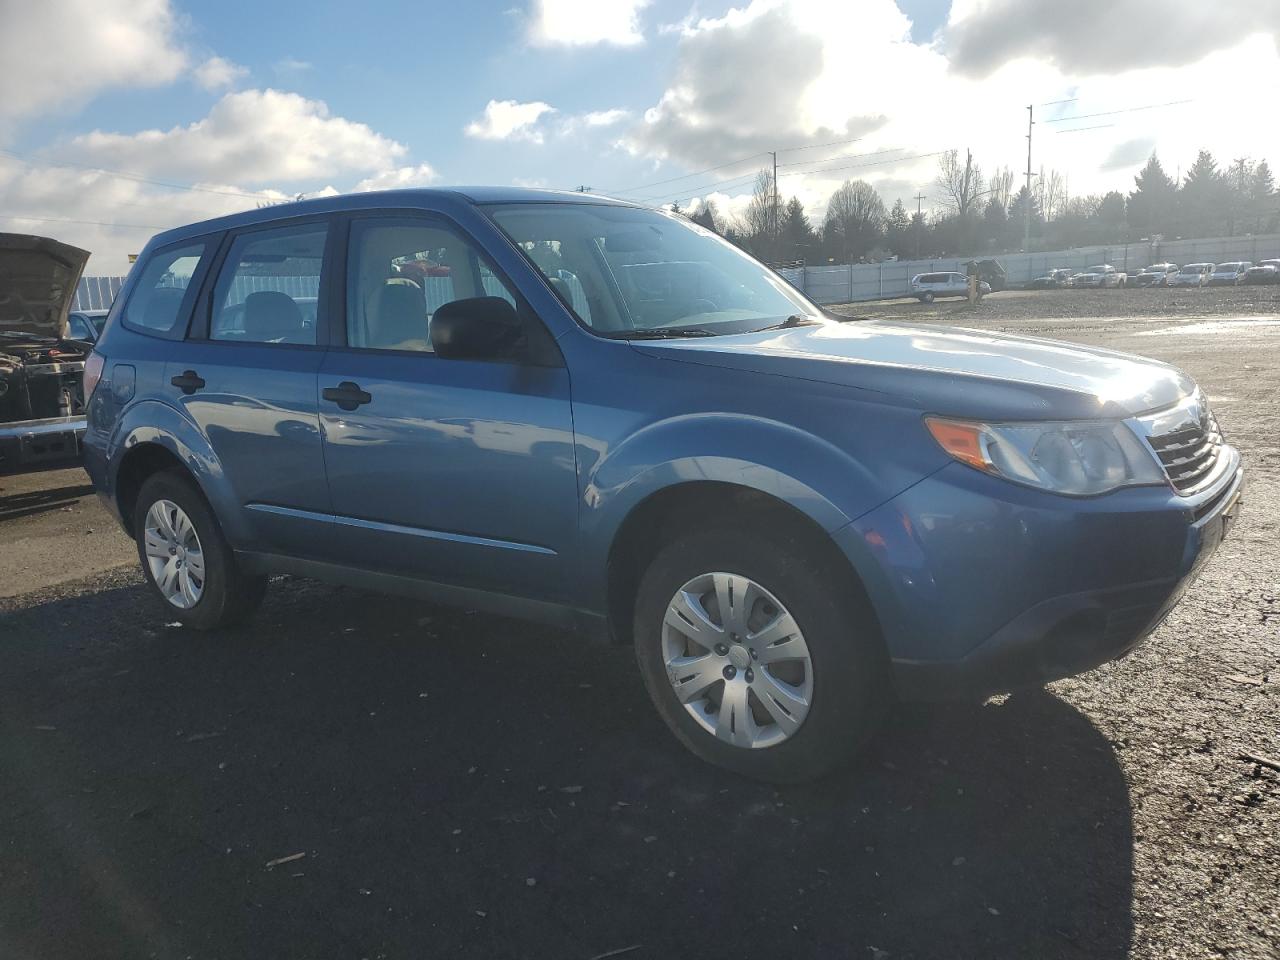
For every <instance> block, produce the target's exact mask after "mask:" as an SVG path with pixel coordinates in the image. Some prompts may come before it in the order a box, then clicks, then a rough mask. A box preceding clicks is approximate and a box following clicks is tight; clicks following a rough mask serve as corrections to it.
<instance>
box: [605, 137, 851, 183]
mask: <svg viewBox="0 0 1280 960" xmlns="http://www.w3.org/2000/svg"><path fill="white" fill-rule="evenodd" d="M861 139H863V138H862V137H849V138H848V139H845V140H828V141H827V142H826V143H804V144H797V145H796V146H794V147H780V148H779V149H777V150H761V151H760V152H759V153H753V154H750V155H749V156H746V157H741V158H739V159H737V160H730V161H729V162H728V163H722V164H720V165H719V166H716V167H708V168H707V169H706V170H699V171H698V172H696V173H686V174H685V175H684V176H681V177H671V178H670V179H667V180H655V181H653V182H652V183H641V184H638V185H636V186H634V187H621V188H617V189H609V190H606V191H604V192H605V193H634V192H635V191H637V190H647V189H649V188H650V187H661V186H664V185H666V184H668V183H678V182H679V181H681V180H691V179H693V178H694V177H701V176H704V175H705V174H708V173H715V172H716V171H717V170H724V169H725V168H727V167H736V166H738V165H739V164H743V163H746V162H747V161H748V160H754V159H755V158H756V157H768V156H771V155H773V154H778V153H793V152H795V151H797V150H817V149H818V148H820V147H838V146H841V145H842V144H846V143H857V142H858V141H859V140H861ZM828 159H829V160H838V159H840V158H839V157H829V158H828ZM801 162H806V161H792V163H801ZM807 162H810V163H823V162H825V161H818V160H813V161H807ZM790 165H791V164H785V163H780V164H778V166H780V167H784V166H790ZM752 176H755V174H752ZM734 179H735V180H736V179H739V178H738V177H734Z"/></svg>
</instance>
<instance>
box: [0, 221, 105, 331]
mask: <svg viewBox="0 0 1280 960" xmlns="http://www.w3.org/2000/svg"><path fill="white" fill-rule="evenodd" d="M88 260H89V253H88V251H87V250H81V249H80V248H79V247H73V246H70V245H69V244H65V243H59V242H58V241H57V240H50V239H49V238H48V237H33V236H29V235H27V234H20V233H0V332H3V333H25V334H31V335H33V336H37V337H49V338H50V339H54V340H57V339H61V338H62V337H63V335H64V333H65V331H66V329H67V314H68V313H69V312H70V311H71V301H72V300H73V299H74V297H75V295H76V285H77V284H78V283H79V282H80V274H81V273H82V272H84V265H85V264H86V263H87V262H88ZM0 346H2V344H0Z"/></svg>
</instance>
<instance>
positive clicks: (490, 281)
mask: <svg viewBox="0 0 1280 960" xmlns="http://www.w3.org/2000/svg"><path fill="white" fill-rule="evenodd" d="M471 297H501V298H502V299H504V300H506V301H507V302H508V303H510V304H511V305H512V306H516V298H515V296H514V295H513V294H512V293H511V291H510V290H509V289H508V288H507V286H506V284H505V283H503V281H502V280H501V279H499V277H498V276H497V274H495V273H494V272H493V271H492V270H491V269H490V268H489V266H488V265H487V264H486V263H485V262H484V261H483V260H482V259H481V258H480V255H479V253H478V252H477V250H476V248H475V246H474V245H473V244H471V243H470V242H469V241H467V240H465V239H464V238H462V237H461V236H459V235H458V234H457V233H455V232H454V231H453V230H452V229H450V228H449V227H446V226H444V225H443V224H438V223H434V222H431V221H420V222H416V223H415V222H413V221H406V220H397V221H394V222H392V221H377V220H364V221H356V222H355V223H354V224H353V225H352V227H351V247H350V254H349V256H348V262H347V344H348V345H349V346H352V347H365V348H368V349H373V350H418V351H422V352H427V353H429V352H431V350H432V347H431V318H432V316H433V315H434V314H435V312H436V311H437V310H439V309H440V308H441V307H442V306H444V305H445V304H446V303H450V302H452V301H454V300H463V299H468V298H471Z"/></svg>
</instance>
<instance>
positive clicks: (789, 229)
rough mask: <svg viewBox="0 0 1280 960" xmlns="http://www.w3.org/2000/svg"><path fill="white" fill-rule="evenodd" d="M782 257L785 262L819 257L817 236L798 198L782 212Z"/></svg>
mask: <svg viewBox="0 0 1280 960" xmlns="http://www.w3.org/2000/svg"><path fill="white" fill-rule="evenodd" d="M781 233H782V257H783V259H785V260H813V259H816V258H817V256H818V243H817V236H816V234H814V232H813V227H812V226H811V225H810V224H809V218H808V217H807V216H806V215H805V212H804V204H802V203H801V202H800V200H799V198H798V197H792V198H791V199H790V200H789V201H787V206H786V208H785V209H784V210H783V212H782V227H781Z"/></svg>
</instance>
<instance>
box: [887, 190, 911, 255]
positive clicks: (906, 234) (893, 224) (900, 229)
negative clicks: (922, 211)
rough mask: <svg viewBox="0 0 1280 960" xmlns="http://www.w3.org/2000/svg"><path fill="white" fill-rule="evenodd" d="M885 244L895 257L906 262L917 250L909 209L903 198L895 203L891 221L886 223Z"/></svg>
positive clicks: (890, 215) (890, 216)
mask: <svg viewBox="0 0 1280 960" xmlns="http://www.w3.org/2000/svg"><path fill="white" fill-rule="evenodd" d="M885 242H886V243H888V244H889V249H890V250H891V251H893V253H894V254H895V255H897V256H899V257H901V258H902V259H904V260H905V259H907V258H909V257H910V256H911V254H912V251H913V250H914V249H915V244H914V243H913V241H912V237H911V218H910V217H909V216H907V208H906V207H905V206H904V205H903V203H902V198H901V197H899V198H898V199H897V200H895V201H894V203H893V209H892V210H890V211H889V219H888V221H887V222H886V223H885Z"/></svg>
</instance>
